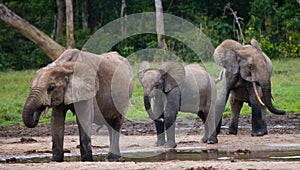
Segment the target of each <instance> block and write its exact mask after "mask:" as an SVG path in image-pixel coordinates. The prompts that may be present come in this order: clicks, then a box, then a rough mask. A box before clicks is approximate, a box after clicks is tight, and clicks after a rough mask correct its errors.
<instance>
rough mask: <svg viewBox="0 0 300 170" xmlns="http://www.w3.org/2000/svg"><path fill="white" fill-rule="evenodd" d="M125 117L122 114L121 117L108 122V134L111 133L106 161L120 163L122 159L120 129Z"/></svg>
mask: <svg viewBox="0 0 300 170" xmlns="http://www.w3.org/2000/svg"><path fill="white" fill-rule="evenodd" d="M123 119H124V118H123V116H122V115H121V114H120V115H119V117H117V118H115V119H113V120H109V121H108V132H109V141H110V145H109V152H108V154H107V155H106V157H105V160H106V161H120V160H121V159H122V157H121V152H120V145H119V141H120V129H121V126H122V123H123Z"/></svg>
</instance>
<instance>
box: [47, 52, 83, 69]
mask: <svg viewBox="0 0 300 170" xmlns="http://www.w3.org/2000/svg"><path fill="white" fill-rule="evenodd" d="M79 53H80V50H78V49H67V50H65V51H64V52H63V53H62V54H61V55H60V56H59V57H58V58H57V59H56V60H55V61H53V62H52V63H50V64H48V65H47V67H48V68H49V67H54V66H57V65H62V64H63V63H65V62H68V61H76V60H77V57H78V54H79Z"/></svg>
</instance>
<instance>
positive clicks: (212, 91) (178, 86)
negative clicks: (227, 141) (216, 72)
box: [138, 61, 217, 147]
mask: <svg viewBox="0 0 300 170" xmlns="http://www.w3.org/2000/svg"><path fill="white" fill-rule="evenodd" d="M138 76H139V81H140V83H141V84H142V86H143V89H144V106H145V109H146V111H147V113H148V115H149V116H150V118H151V119H152V120H153V121H154V122H155V127H156V131H157V142H156V145H157V146H161V145H164V146H165V147H176V146H177V144H176V142H175V121H176V117H177V113H178V111H182V112H191V113H195V114H197V115H198V116H199V117H200V118H201V119H202V120H203V122H204V123H205V134H204V136H203V138H202V139H201V140H202V141H203V142H207V143H216V142H217V141H216V139H214V138H212V137H211V136H213V135H212V133H213V131H214V129H215V124H214V117H213V115H214V107H215V99H216V87H215V83H214V80H213V79H212V77H211V76H210V75H209V74H208V73H207V72H206V71H205V70H204V68H202V67H201V66H199V65H198V64H190V65H187V66H185V67H183V66H182V65H181V64H180V63H178V62H165V63H163V64H162V65H161V66H160V68H159V69H154V68H150V63H149V62H147V61H144V62H142V63H141V65H140V68H139V74H138ZM151 99H153V103H154V106H153V108H151V102H150V100H151ZM165 134H166V138H167V141H166V140H165Z"/></svg>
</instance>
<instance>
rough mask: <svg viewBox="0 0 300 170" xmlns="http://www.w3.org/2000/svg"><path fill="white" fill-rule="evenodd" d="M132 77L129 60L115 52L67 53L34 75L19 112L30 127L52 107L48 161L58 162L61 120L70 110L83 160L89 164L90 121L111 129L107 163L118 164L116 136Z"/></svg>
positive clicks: (61, 131) (125, 108)
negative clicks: (74, 121)
mask: <svg viewBox="0 0 300 170" xmlns="http://www.w3.org/2000/svg"><path fill="white" fill-rule="evenodd" d="M133 78H134V75H133V72H132V69H131V66H130V65H129V63H128V61H127V60H126V59H125V58H123V57H122V56H120V55H119V54H118V53H117V52H110V53H105V54H102V55H96V54H92V53H89V52H83V51H80V50H77V49H68V50H66V51H65V52H64V53H63V54H61V56H60V57H59V58H58V59H57V60H55V61H54V62H53V63H51V64H49V65H48V66H46V67H44V68H41V69H39V70H38V71H37V72H36V75H35V76H34V78H33V80H32V82H31V86H30V94H29V96H28V98H27V100H26V102H25V104H24V107H23V111H22V117H23V122H24V124H25V125H26V126H27V127H29V128H34V127H36V126H37V124H38V121H39V118H40V115H41V113H42V112H43V111H45V112H47V111H48V108H52V115H51V131H52V153H53V158H52V159H53V160H54V161H58V162H61V161H63V160H64V151H63V141H64V128H65V127H64V122H65V116H66V112H67V111H68V110H71V111H72V112H73V114H74V115H76V120H77V124H78V129H79V137H80V138H79V140H80V153H81V160H82V161H93V157H92V149H91V130H92V129H91V127H92V123H93V122H94V123H96V124H105V125H106V126H107V127H108V130H109V139H110V147H109V153H108V154H107V156H106V157H105V159H106V160H107V161H115V160H119V159H121V155H120V149H119V131H120V128H121V125H122V123H123V120H124V116H125V113H126V112H127V109H128V106H129V100H130V97H131V95H132V91H133ZM44 114H46V113H44Z"/></svg>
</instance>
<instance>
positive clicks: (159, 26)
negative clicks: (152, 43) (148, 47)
mask: <svg viewBox="0 0 300 170" xmlns="http://www.w3.org/2000/svg"><path fill="white" fill-rule="evenodd" d="M155 14H156V33H157V42H158V47H159V48H160V49H166V48H167V44H166V42H165V39H164V38H162V35H163V34H165V27H164V16H163V7H162V4H161V0H155Z"/></svg>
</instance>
